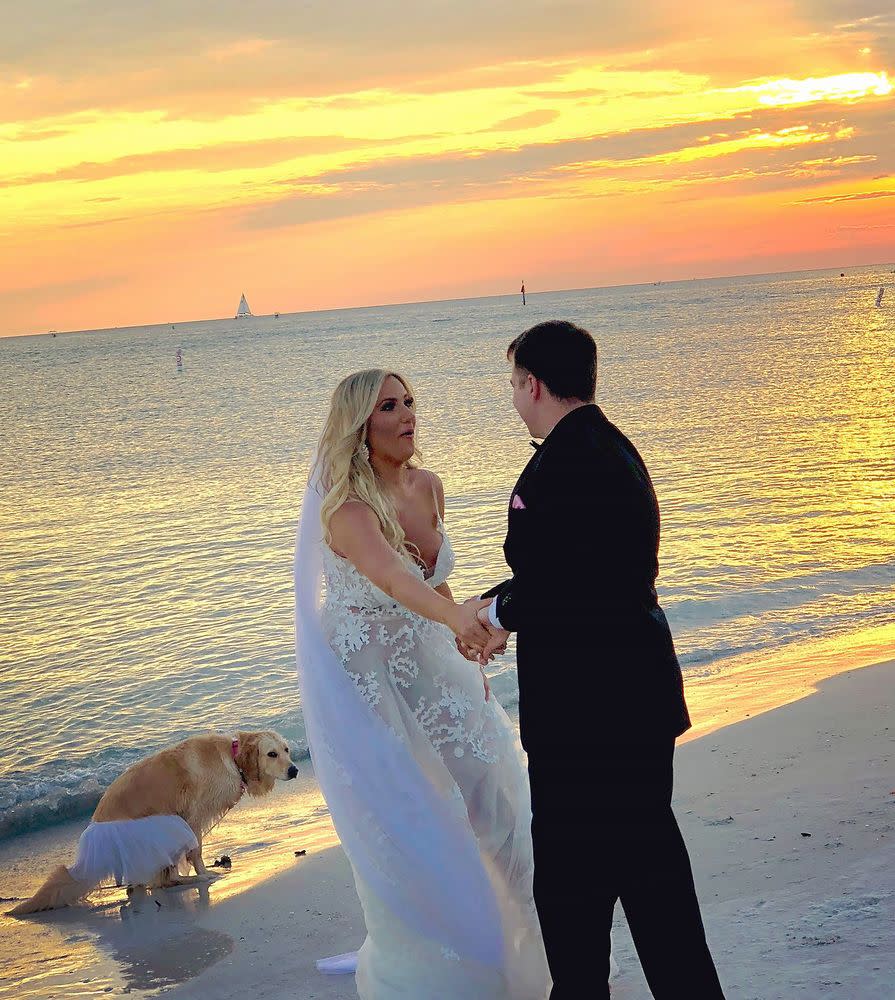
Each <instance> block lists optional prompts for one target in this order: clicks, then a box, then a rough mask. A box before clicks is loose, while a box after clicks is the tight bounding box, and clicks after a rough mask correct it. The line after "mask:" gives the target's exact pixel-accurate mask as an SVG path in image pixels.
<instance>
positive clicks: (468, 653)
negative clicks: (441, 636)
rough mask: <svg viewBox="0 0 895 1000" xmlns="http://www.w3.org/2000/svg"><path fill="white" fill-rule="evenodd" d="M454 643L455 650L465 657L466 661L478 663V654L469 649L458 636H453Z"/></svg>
mask: <svg viewBox="0 0 895 1000" xmlns="http://www.w3.org/2000/svg"><path fill="white" fill-rule="evenodd" d="M454 643H455V645H456V647H457V650H458V651H459V652H460V653H461V654H462V655H463V656H465V657H466V659H467V660H469V661H470V662H472V663H478V662H479V654H478V653H477V652H476V651H475V650H474V649H470V648H469V646H467V645H466V643H465V642H464V641H463V640H462V639H461V638H460V636H458V635H455V636H454Z"/></svg>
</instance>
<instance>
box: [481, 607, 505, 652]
mask: <svg viewBox="0 0 895 1000" xmlns="http://www.w3.org/2000/svg"><path fill="white" fill-rule="evenodd" d="M490 603H491V602H490V601H488V604H490ZM478 616H479V621H480V622H481V623H482V624H483V625H484V626H485V627H486V628H487V629H488V632H489V633H490V638H489V639H488V642H487V643H486V644H485V648H484V649H483V650H482V651H481V653H479V663H488V662H489V661H490V660H491V659H492V658H493V657H494V656H495V654H497V653H505V652H506V649H507V640H508V639H509V638H510V633H509V632H507V630H506V629H503V628H495V627H494V626H493V625H492V624H491V619H490V617H489V616H488V605H487V604H486V605H485V607H483V608H479V611H478Z"/></svg>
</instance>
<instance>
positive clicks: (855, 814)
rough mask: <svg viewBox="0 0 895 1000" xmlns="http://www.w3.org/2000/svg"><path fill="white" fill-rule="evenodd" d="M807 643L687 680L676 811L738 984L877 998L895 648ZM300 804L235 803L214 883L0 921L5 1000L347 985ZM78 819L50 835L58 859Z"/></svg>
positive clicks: (892, 792)
mask: <svg viewBox="0 0 895 1000" xmlns="http://www.w3.org/2000/svg"><path fill="white" fill-rule="evenodd" d="M804 652H805V651H804V650H803V651H802V654H803V656H802V660H801V662H802V670H801V671H799V670H796V669H794V668H793V665H792V664H790V665H789V667H788V669H787V670H786V671H785V672H784V673H781V674H777V675H774V674H773V673H772V672H769V671H768V670H767V669H766V668H765V669H763V670H760V671H752V672H750V671H749V670H748V669H744V670H743V671H741V672H740V673H739V674H737V673H736V672H734V673H733V674H729V675H724V676H720V677H707V678H704V679H697V680H695V681H693V682H692V683H691V684H690V685H689V689H690V701H691V707H692V709H693V713H694V717H695V718H696V720H697V724H696V726H695V727H694V732H693V734H692V735H691V736H690V737H689V738H688V739H686V740H685V741H683V743H682V745H681V746H680V747H679V749H678V754H677V772H676V773H677V784H676V792H675V804H676V811H677V814H678V817H679V820H680V823H681V827H682V829H683V831H684V835H685V837H686V840H687V843H688V845H689V847H690V852H691V857H692V860H693V867H694V872H695V877H696V882H697V888H698V890H699V893H700V897H701V900H702V903H703V913H704V918H705V922H706V927H707V932H708V936H709V939H710V942H711V945H712V948H713V951H714V953H715V956H716V961H717V964H718V967H719V970H720V974H721V978H722V982H723V984H724V986H725V989H726V992H727V995H728V996H729V997H731V998H737V1000H776V998H779V1000H783V998H791V997H796V996H805V997H821V996H829V997H842V998H849V1000H871V998H872V1000H878V998H884V997H890V996H891V995H892V983H893V982H895V943H893V936H892V927H893V926H895V778H893V771H892V764H891V758H892V755H893V751H895V722H893V719H892V708H893V701H895V699H893V691H895V660H888V661H886V662H880V663H875V664H873V665H869V666H862V667H855V666H852V667H851V668H850V669H845V670H842V671H841V672H838V673H835V672H834V670H835V668H836V667H837V665H838V666H840V667H841V658H839V659H836V658H829V659H825V658H824V656H823V655H822V653H821V652H820V651H819V650H818V651H815V653H816V655H815V656H814V657H812V658H810V659H806V658H805V657H804ZM852 662H853V663H854V662H859V658H857V659H856V657H855V655H853V656H852ZM784 678H786V682H785V683H781V681H782V680H783V679H784ZM735 692H739V697H735ZM774 698H776V700H777V705H776V707H770V704H769V702H770V701H772V700H773V699H774ZM750 706H751V708H750ZM751 709H755V710H754V711H753V710H751ZM725 711H727V712H732V713H733V718H732V719H731V721H730V722H729V723H728V724H726V725H725V724H723V723H722V722H719V720H720V719H722V718H723V716H724V714H725ZM706 720H709V721H706ZM711 720H714V721H713V722H712V721H711ZM719 726H720V728H719ZM303 794H305V795H306V796H312V795H313V792H312V791H310V790H306V791H305V792H304V793H303ZM275 798H276V797H275ZM291 802H292V800H290V799H289V798H288V797H286V796H285V795H282V796H280V797H279V798H278V799H276V801H274V803H273V805H268V806H267V807H266V808H264V809H258V810H256V811H255V812H254V813H251V812H250V811H249V812H247V814H246V815H245V816H243V817H240V815H239V814H240V810H241V809H242V807H240V810H237V811H236V812H235V813H234V815H233V817H232V818H231V819H230V820H228V821H227V823H229V824H230V825H229V826H228V825H227V824H223V825H222V826H221V827H220V828H219V831H218V832H216V836H213V837H212V838H211V840H210V841H209V847H208V850H207V851H206V855H211V854H212V853H215V852H216V851H217V850H219V849H222V848H224V847H228V845H229V844H233V843H237V844H241V845H242V846H241V847H240V848H239V852H240V853H237V851H234V852H233V868H232V869H231V871H230V872H228V873H226V874H225V875H224V876H223V877H222V878H221V879H220V880H218V881H216V882H214V883H213V884H212V885H211V886H209V887H207V888H202V889H196V888H195V887H188V888H183V889H179V890H169V891H166V892H159V893H157V894H155V895H142V894H140V895H132V896H130V897H128V896H125V895H124V892H123V890H118V891H117V892H112V893H110V894H100V896H99V897H97V900H96V905H94V906H82V907H78V908H75V909H71V910H67V911H60V912H57V913H54V914H51V915H48V916H45V917H44V918H42V919H40V920H30V921H13V920H11V919H10V918H7V917H3V918H2V925H0V926H2V930H3V935H2V939H3V942H4V946H3V951H4V954H3V966H4V976H3V979H2V980H0V997H3V998H6V997H10V998H11V997H16V998H34V1000H44V998H47V1000H48V998H50V997H60V998H62V997H75V996H77V997H92V996H101V995H106V996H108V995H118V994H125V993H129V994H136V995H146V996H149V995H155V994H157V993H166V994H168V995H170V996H172V997H177V998H178V1000H188V998H189V1000H192V998H196V1000H198V998H200V997H201V998H207V997H213V998H215V1000H228V998H231V997H232V998H234V1000H235V998H237V997H239V998H242V997H244V996H245V995H247V994H250V995H252V996H255V997H258V998H265V1000H286V998H289V1000H294V998H296V997H299V998H302V1000H305V998H307V1000H313V998H324V997H331V998H336V997H338V998H345V1000H348V998H351V997H353V996H355V992H354V988H353V980H352V979H351V977H325V976H322V975H320V974H319V973H318V972H317V971H316V969H315V967H314V961H315V959H316V958H319V957H323V956H327V955H333V954H337V953H340V952H343V951H347V950H350V949H354V948H356V947H357V946H358V945H359V944H360V943H361V941H362V940H363V919H362V916H361V913H360V908H359V905H358V903H357V899H356V897H355V894H354V889H353V884H352V878H351V871H350V868H349V865H348V863H347V860H346V858H345V856H344V854H343V853H342V851H341V850H340V848H339V846H338V843H337V840H336V838H335V836H334V833H333V831H332V828H331V827H330V826H329V823H328V820H327V818H326V816H325V813H324V812H323V811H322V810H321V809H319V808H318V809H317V810H316V813H315V814H314V815H312V817H311V819H309V820H306V821H303V822H302V823H301V825H298V826H294V825H293V826H291V827H290V825H289V822H288V819H289V806H290V803H291ZM312 812H313V810H312ZM262 830H267V834H268V835H267V837H266V838H265V839H263V840H260V841H259V840H258V839H255V840H254V841H253V842H252V843H250V844H245V843H244V841H246V840H247V839H251V835H252V833H253V832H254V835H255V837H256V838H257V835H258V832H259V831H262ZM276 831H279V833H277V832H276ZM75 833H76V829H68V828H66V829H65V830H59V829H57V830H56V831H53V836H54V837H55V838H56V840H55V843H56V844H57V845H58V851H57V853H58V856H60V857H64V855H65V853H66V851H68V850H70V849H71V844H72V837H73V836H74V835H75ZM47 835H48V836H49V835H50V834H49V833H48V834H47ZM244 848H250V849H244ZM292 848H295V849H300V850H305V851H307V853H306V854H305V855H301V856H298V857H296V856H295V853H294V850H292ZM228 849H229V848H228ZM209 860H211V858H210V857H209ZM581 863H582V864H587V859H586V858H582V859H581ZM614 947H615V957H616V959H617V961H618V963H619V965H620V970H621V971H620V973H619V975H618V976H617V977H616V979H615V980H614V982H613V995H614V996H617V997H619V998H622V1000H645V998H648V997H649V992H648V990H647V987H646V983H645V981H644V979H643V976H642V974H641V972H640V968H639V965H638V963H637V960H636V955H635V953H634V950H633V945H632V943H631V941H630V937H629V936H628V932H627V928H626V926H625V923H624V917H623V915H622V913H621V908H619V909H618V912H617V918H616V929H615V935H614Z"/></svg>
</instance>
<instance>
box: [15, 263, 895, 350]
mask: <svg viewBox="0 0 895 1000" xmlns="http://www.w3.org/2000/svg"><path fill="white" fill-rule="evenodd" d="M890 265H891V266H893V267H895V261H889V262H884V261H878V262H874V263H870V264H850V265H847V266H845V267H805V268H795V269H793V270H791V271H743V272H739V273H736V274H703V275H693V276H691V277H689V278H668V279H664V278H663V279H660V280H659V281H629V282H620V283H618V284H610V285H582V286H577V287H574V288H542V289H537V290H534V291H531V290H529V289H528V288H526V295H528V297H529V298H530V297H531V296H532V295H545V294H555V293H558V292H587V291H595V290H597V289H610V288H637V287H638V286H640V285H647V286H650V287H652V286H655V285H657V284H661V285H675V284H680V283H682V282H686V281H716V280H718V279H719V278H761V277H768V276H770V275H773V274H811V273H814V272H818V271H839V272H840V273H843V272H845V271H849V270H856V269H858V268H864V267H889V266H890ZM520 280H523V279H520ZM241 294H242V295H245V292H242V293H241ZM519 294H520V293H519V292H499V293H495V294H491V295H467V296H452V297H451V298H447V299H409V300H407V301H403V302H372V303H369V304H367V305H362V306H327V307H325V308H321V309H302V310H298V311H295V312H283V311H282V310H275V311H274V312H271V313H257V314H256V313H252V314H251V316H248V317H243V318H245V319H267V318H269V317H273V316H274V315H279V316H281V317H282V316H313V315H316V314H317V313H329V312H353V311H355V310H360V309H388V308H399V307H400V306H413V305H433V304H436V303H440V302H467V301H470V300H475V299H503V298H510V297H513V298H515V297H516V296H518V295H519ZM237 318H238V317H235V316H205V317H201V318H193V319H179V320H162V321H160V322H156V323H131V324H128V325H127V326H100V327H83V328H80V329H77V330H33V331H32V332H30V333H10V334H2V333H0V340H15V339H16V338H19V337H48V336H51V335H53V334H55V335H56V336H60V337H63V336H70V335H71V334H77V333H107V332H109V331H112V330H120V331H126V330H143V329H152V328H153V327H159V326H178V325H180V326H184V325H187V324H191V323H225V322H233V321H234V320H236V319H237Z"/></svg>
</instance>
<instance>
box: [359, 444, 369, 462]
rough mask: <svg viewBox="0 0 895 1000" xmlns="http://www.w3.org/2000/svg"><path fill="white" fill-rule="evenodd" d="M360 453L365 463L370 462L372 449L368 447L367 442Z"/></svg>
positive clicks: (361, 447)
mask: <svg viewBox="0 0 895 1000" xmlns="http://www.w3.org/2000/svg"><path fill="white" fill-rule="evenodd" d="M360 453H361V456H362V458H363V460H364V461H365V462H369V461H370V449H369V448H368V447H367V444H366V442H364V443H363V444H362V445H361V446H360Z"/></svg>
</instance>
